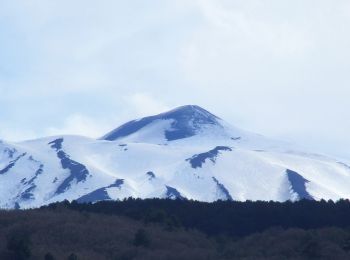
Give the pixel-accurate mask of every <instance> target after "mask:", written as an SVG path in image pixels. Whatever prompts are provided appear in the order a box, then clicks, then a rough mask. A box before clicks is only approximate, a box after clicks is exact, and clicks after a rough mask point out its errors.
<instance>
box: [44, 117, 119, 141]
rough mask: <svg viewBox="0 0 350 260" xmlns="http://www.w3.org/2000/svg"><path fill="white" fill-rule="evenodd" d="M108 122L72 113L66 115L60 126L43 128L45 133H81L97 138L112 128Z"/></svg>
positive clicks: (49, 134)
mask: <svg viewBox="0 0 350 260" xmlns="http://www.w3.org/2000/svg"><path fill="white" fill-rule="evenodd" d="M114 127H115V126H112V125H111V123H110V122H106V121H105V120H103V119H102V120H98V119H96V118H89V117H87V116H83V115H79V114H73V115H70V116H68V117H67V119H66V120H65V121H64V122H63V124H62V126H59V127H49V128H48V129H46V130H45V132H46V135H48V136H51V135H64V134H68V135H83V136H87V137H92V138H98V137H101V136H103V135H104V134H105V133H107V132H109V131H110V130H112V129H113V128H114Z"/></svg>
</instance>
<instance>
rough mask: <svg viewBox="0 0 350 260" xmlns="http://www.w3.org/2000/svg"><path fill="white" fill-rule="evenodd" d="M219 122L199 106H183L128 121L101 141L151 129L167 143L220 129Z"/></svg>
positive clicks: (218, 119) (217, 118) (112, 139)
mask: <svg viewBox="0 0 350 260" xmlns="http://www.w3.org/2000/svg"><path fill="white" fill-rule="evenodd" d="M220 121H221V119H220V118H219V117H217V116H215V115H213V114H212V113H210V112H209V111H207V110H205V109H204V108H201V107H200V106H197V105H185V106H181V107H177V108H175V109H173V110H170V111H168V112H164V113H161V114H158V115H154V116H149V117H144V118H142V119H139V120H133V121H130V122H128V123H126V124H124V125H122V126H120V127H118V128H116V129H115V130H113V131H111V132H110V133H108V134H107V135H105V136H104V137H102V139H104V140H109V141H114V140H117V139H120V138H124V137H127V136H130V135H133V134H136V133H139V132H140V131H144V130H145V129H146V128H150V127H153V128H152V131H151V130H149V131H148V132H152V134H153V135H157V134H158V135H162V137H165V139H166V140H167V141H173V140H178V139H183V138H188V137H191V136H194V135H196V134H198V133H200V132H203V131H205V130H208V129H209V128H220V129H222V128H223V126H222V125H221V123H220ZM157 125H158V127H156V126H157ZM157 131H158V133H157ZM159 131H161V132H162V133H159ZM143 141H145V140H143Z"/></svg>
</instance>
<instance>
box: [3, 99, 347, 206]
mask: <svg viewBox="0 0 350 260" xmlns="http://www.w3.org/2000/svg"><path fill="white" fill-rule="evenodd" d="M349 186H350V167H349V166H348V165H347V164H346V163H344V162H340V161H338V160H335V159H332V158H327V157H325V156H319V155H315V154H308V153H305V152H300V151H299V152H298V151H295V149H293V148H292V147H290V146H288V145H286V144H284V143H281V142H278V141H274V140H269V139H267V138H264V137H262V136H260V135H257V134H253V133H249V132H246V131H243V130H241V129H238V128H235V127H233V126H230V125H229V124H227V123H226V122H224V121H223V120H222V119H220V118H218V117H217V116H215V115H213V114H211V113H210V112H208V111H206V110H204V109H202V108H200V107H198V106H184V107H180V108H177V109H174V110H172V111H169V112H167V113H163V114H160V115H156V116H151V117H146V118H143V119H140V120H134V121H130V122H128V123H126V124H124V125H122V126H120V127H119V128H117V129H115V130H113V131H112V132H110V133H108V134H106V135H105V136H104V137H102V138H101V139H99V140H94V139H90V138H86V137H80V136H57V137H47V138H42V139H38V140H31V141H26V142H21V143H16V144H10V143H6V142H1V143H0V207H3V208H14V207H21V208H27V207H37V206H40V205H44V204H48V203H51V202H55V201H62V200H64V199H68V200H78V201H80V202H95V201H99V200H115V199H123V198H126V197H130V196H131V197H139V198H153V197H160V198H180V199H195V200H201V201H215V200H218V199H221V200H247V199H249V200H276V201H285V200H298V199H302V198H304V199H315V200H319V199H321V198H324V199H333V200H336V199H339V198H350V190H349V189H348V187H349Z"/></svg>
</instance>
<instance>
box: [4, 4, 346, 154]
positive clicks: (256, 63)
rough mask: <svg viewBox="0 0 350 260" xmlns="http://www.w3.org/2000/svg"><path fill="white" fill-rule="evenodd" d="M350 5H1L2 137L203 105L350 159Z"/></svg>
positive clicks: (81, 128) (85, 127)
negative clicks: (189, 105) (176, 107)
mask: <svg viewBox="0 0 350 260" xmlns="http://www.w3.org/2000/svg"><path fill="white" fill-rule="evenodd" d="M349 31H350V2H349V1H345V0H344V1H342V0H339V1H330V0H329V1H324V0H321V1H319V0H313V1H311V0H296V1H281V0H274V1H271V0H270V1H254V0H252V1H246V0H241V1H232V0H226V1H225V0H158V1H156V0H149V1H144V0H128V1H117V0H101V1H91V0H75V1H68V0H50V1H46V0H0V138H3V139H5V140H14V141H17V140H22V139H27V138H36V137H40V136H45V135H53V134H68V133H72V134H82V135H88V136H92V137H97V136H101V135H103V134H104V133H105V132H107V131H109V130H111V129H112V128H114V127H116V126H118V124H120V123H122V122H124V121H126V120H129V119H132V118H134V117H141V116H144V115H148V114H153V113H157V112H161V111H163V110H166V109H168V108H172V107H175V106H179V105H183V104H198V105H200V106H203V107H204V108H207V109H208V110H210V111H212V112H213V113H215V114H217V115H219V116H221V117H222V118H224V119H226V120H227V121H228V122H230V123H232V124H234V125H236V126H238V127H242V128H245V129H248V130H251V131H255V132H258V133H262V134H265V135H267V136H271V137H276V138H280V139H286V140H291V141H294V142H297V143H301V144H302V145H305V146H307V147H309V148H311V149H313V150H315V151H320V152H325V153H330V154H337V155H341V156H345V157H348V158H350V149H348V147H350V138H349V134H348V133H349V132H350V116H349V111H350V103H349V96H350V73H349V69H350V66H349V65H350V48H349V46H350V34H349Z"/></svg>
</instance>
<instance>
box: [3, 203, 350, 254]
mask: <svg viewBox="0 0 350 260" xmlns="http://www.w3.org/2000/svg"><path fill="white" fill-rule="evenodd" d="M0 259H14V260H17V259H19V260H21V259H45V260H53V259H69V260H73V259H87V260H89V259H112V260H117V259H125V260H127V259H350V202H349V201H348V200H340V201H337V202H333V201H324V200H322V201H310V200H301V201H298V202H290V201H288V202H283V203H281V202H262V201H257V202H252V201H246V202H235V201H217V202H213V203H205V202H198V201H190V200H165V199H147V200H141V199H131V198H130V199H126V200H123V201H101V202H98V203H94V204H91V203H90V204H84V203H78V202H76V201H73V202H68V201H64V202H60V203H54V204H50V205H47V206H43V207H41V208H39V209H28V210H2V211H0Z"/></svg>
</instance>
